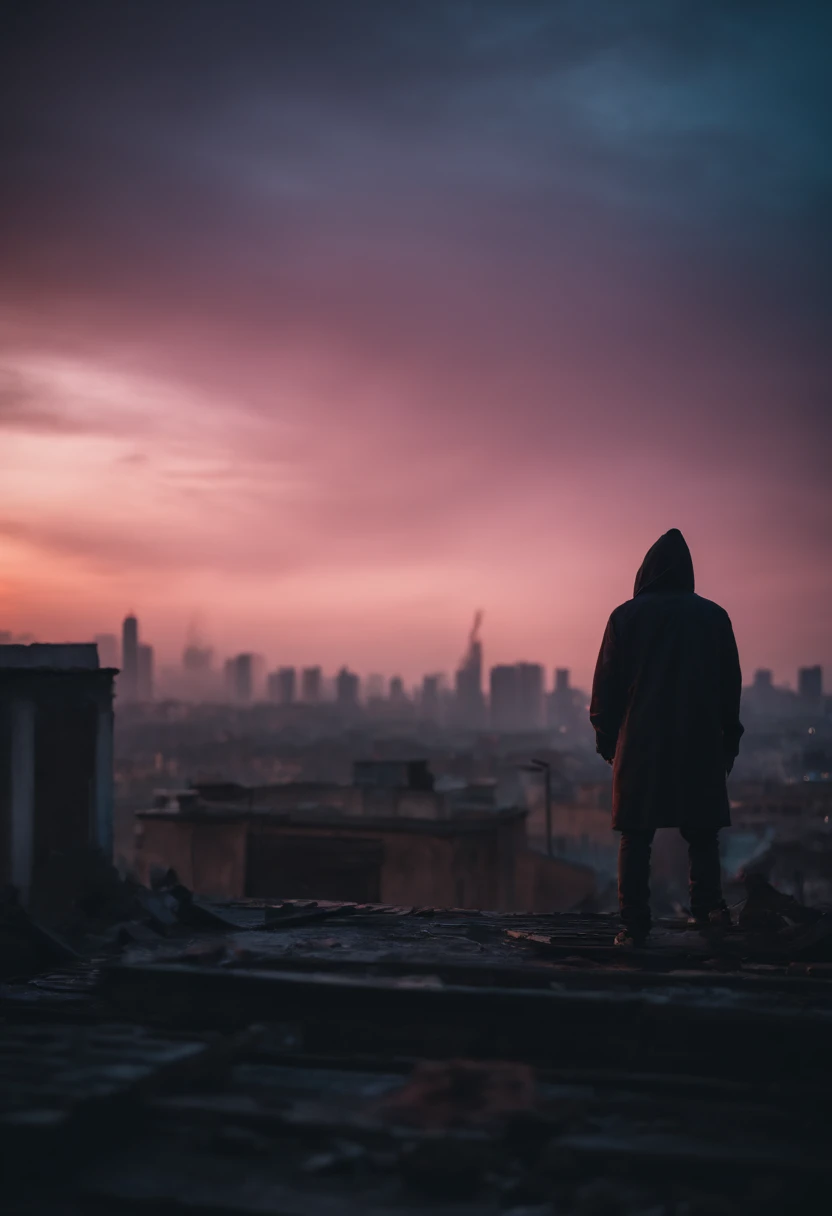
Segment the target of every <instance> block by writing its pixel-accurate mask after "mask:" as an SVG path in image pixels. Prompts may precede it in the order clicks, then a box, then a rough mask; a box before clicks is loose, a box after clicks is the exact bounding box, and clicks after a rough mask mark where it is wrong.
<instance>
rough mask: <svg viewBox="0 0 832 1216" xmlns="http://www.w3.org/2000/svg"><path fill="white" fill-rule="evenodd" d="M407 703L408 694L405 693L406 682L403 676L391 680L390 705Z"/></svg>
mask: <svg viewBox="0 0 832 1216" xmlns="http://www.w3.org/2000/svg"><path fill="white" fill-rule="evenodd" d="M406 701H407V694H406V693H405V691H404V680H403V679H402V678H401V676H393V678H392V679H391V680H390V704H391V705H404V704H405V702H406Z"/></svg>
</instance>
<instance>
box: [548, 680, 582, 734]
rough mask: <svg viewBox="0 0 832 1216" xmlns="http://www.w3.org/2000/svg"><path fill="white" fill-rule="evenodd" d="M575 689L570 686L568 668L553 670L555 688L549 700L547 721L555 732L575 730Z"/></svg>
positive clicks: (576, 716)
mask: <svg viewBox="0 0 832 1216" xmlns="http://www.w3.org/2000/svg"><path fill="white" fill-rule="evenodd" d="M576 691H577V690H576V689H574V688H572V686H571V684H570V671H569V668H568V667H556V668H555V687H554V689H553V690H552V694H551V697H550V699H549V711H550V712H549V720H550V725H552V726H553V727H554V728H555V730H558V731H561V732H565V731H570V730H573V729H574V728H575V724H576V722H577V718H578V708H577V704H576Z"/></svg>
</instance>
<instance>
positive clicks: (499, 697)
mask: <svg viewBox="0 0 832 1216" xmlns="http://www.w3.org/2000/svg"><path fill="white" fill-rule="evenodd" d="M489 710H490V718H491V729H492V730H502V731H510V730H515V729H516V725H517V667H516V665H515V664H513V663H503V664H501V665H500V666H498V667H492V668H491V673H490V677H489Z"/></svg>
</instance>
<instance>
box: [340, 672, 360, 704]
mask: <svg viewBox="0 0 832 1216" xmlns="http://www.w3.org/2000/svg"><path fill="white" fill-rule="evenodd" d="M358 690H359V679H358V676H357V675H356V674H355V672H352V671H350V670H349V669H348V668H346V667H342V668H341V670H340V671H339V672H338V675H337V676H336V678H335V700H336V701H337V703H338V705H339V706H340V708H341V709H350V710H351V709H355V708H356V706H357V705H358Z"/></svg>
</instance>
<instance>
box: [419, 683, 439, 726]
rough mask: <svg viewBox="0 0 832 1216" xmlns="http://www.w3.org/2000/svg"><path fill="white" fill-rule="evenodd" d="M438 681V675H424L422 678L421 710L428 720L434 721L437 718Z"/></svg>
mask: <svg viewBox="0 0 832 1216" xmlns="http://www.w3.org/2000/svg"><path fill="white" fill-rule="evenodd" d="M440 683H441V677H440V676H438V675H431V676H425V677H424V679H423V680H422V697H421V711H422V717H423V718H425V719H426V720H427V721H428V722H436V721H437V720H438V718H439V705H440V695H439V694H440Z"/></svg>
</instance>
